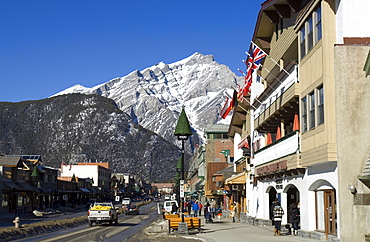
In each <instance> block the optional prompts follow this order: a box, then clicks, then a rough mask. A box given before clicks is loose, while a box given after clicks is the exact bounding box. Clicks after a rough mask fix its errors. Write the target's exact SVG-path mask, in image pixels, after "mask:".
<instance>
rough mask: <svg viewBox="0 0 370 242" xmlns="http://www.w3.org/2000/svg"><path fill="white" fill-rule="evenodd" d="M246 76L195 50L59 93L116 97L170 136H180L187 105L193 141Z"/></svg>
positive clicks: (146, 125)
mask: <svg viewBox="0 0 370 242" xmlns="http://www.w3.org/2000/svg"><path fill="white" fill-rule="evenodd" d="M242 80H243V77H237V76H236V75H235V73H233V72H232V71H231V70H230V69H229V68H228V67H227V66H226V65H222V64H219V63H217V62H216V61H214V57H213V56H212V55H203V54H201V53H194V54H193V55H191V56H189V57H187V58H185V59H183V60H181V61H178V62H175V63H172V64H165V63H163V62H160V63H158V64H156V65H154V66H151V67H148V68H146V69H144V70H141V71H139V70H136V71H133V72H131V73H130V74H128V75H127V76H124V77H118V78H115V79H113V80H110V81H108V82H106V83H103V84H101V85H98V86H95V87H92V88H86V87H83V86H81V85H75V86H73V87H71V88H68V89H66V90H64V91H62V92H59V93H57V94H55V95H54V96H57V95H62V94H69V93H83V94H100V95H102V96H104V97H108V98H111V99H113V100H114V101H115V102H116V103H117V105H118V107H119V108H120V109H121V110H123V111H124V112H126V113H127V114H128V115H130V116H131V118H132V119H133V120H134V121H135V122H136V123H138V124H140V125H141V126H143V127H144V128H147V129H149V130H152V131H154V132H155V133H157V134H159V135H161V136H162V137H164V138H165V139H167V140H169V141H173V140H175V137H174V135H173V133H174V129H175V125H176V123H177V119H178V116H179V114H180V112H181V108H182V106H184V107H185V111H186V114H187V117H188V119H189V121H190V124H191V126H192V128H193V129H194V131H195V132H194V133H193V134H194V135H193V142H202V141H200V140H198V139H202V137H203V130H204V128H205V127H206V125H207V124H215V123H218V122H220V121H221V120H220V115H219V112H220V110H221V108H222V105H223V103H224V101H225V98H224V96H225V93H226V92H227V93H229V96H230V90H232V89H231V87H236V86H237V83H241V82H242Z"/></svg>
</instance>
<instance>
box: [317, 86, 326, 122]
mask: <svg viewBox="0 0 370 242" xmlns="http://www.w3.org/2000/svg"><path fill="white" fill-rule="evenodd" d="M322 123H324V87H323V86H320V87H319V88H317V124H322Z"/></svg>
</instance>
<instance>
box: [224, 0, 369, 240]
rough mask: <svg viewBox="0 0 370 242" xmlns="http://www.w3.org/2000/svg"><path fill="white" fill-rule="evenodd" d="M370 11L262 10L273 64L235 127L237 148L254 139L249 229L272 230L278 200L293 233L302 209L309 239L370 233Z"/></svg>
mask: <svg viewBox="0 0 370 242" xmlns="http://www.w3.org/2000/svg"><path fill="white" fill-rule="evenodd" d="M364 9H366V10H364ZM367 10H369V7H368V4H366V1H351V0H311V1H303V0H302V1H292V0H269V1H265V2H264V3H263V4H262V6H261V9H260V11H259V15H258V19H257V23H256V27H255V30H254V34H253V39H252V41H253V42H254V43H256V44H257V46H259V47H260V48H261V49H262V50H263V51H264V52H266V53H267V54H268V56H267V57H266V58H265V59H264V62H263V65H262V66H261V67H260V68H259V70H258V71H256V72H255V73H254V76H253V84H252V89H251V92H250V94H248V96H245V97H244V98H245V99H246V101H244V102H243V103H240V102H239V103H238V105H236V106H235V108H234V113H233V118H232V121H231V123H230V128H229V136H230V137H232V139H233V142H234V145H236V144H240V143H242V142H241V141H243V140H245V139H248V138H249V139H250V147H251V154H250V159H249V160H248V158H249V157H248V155H246V154H243V155H242V156H244V157H245V159H246V161H247V162H246V163H245V171H246V174H247V175H246V176H245V179H246V195H245V196H246V204H245V206H246V210H247V216H248V221H254V222H256V221H258V222H257V223H259V224H269V223H270V222H269V220H270V219H271V209H272V201H273V200H275V199H277V200H278V201H279V202H280V203H281V204H282V207H283V209H284V210H285V215H284V217H283V224H289V216H290V208H291V206H292V205H293V204H296V203H299V204H300V208H301V222H300V236H302V237H309V238H315V239H328V240H332V241H337V240H341V241H361V240H363V239H364V235H365V234H366V233H368V232H369V225H368V223H367V222H366V221H367V220H368V219H367V218H368V215H369V204H367V201H368V196H369V195H368V194H369V187H368V179H369V175H370V173H368V169H370V162H369V158H368V157H369V144H370V142H369V139H368V138H367V136H366V134H367V132H368V131H369V128H368V127H365V126H366V125H365V124H366V123H368V122H367V121H368V117H367V115H366V111H367V109H368V107H369V105H368V104H369V96H368V88H369V85H368V83H367V82H366V81H368V77H367V74H368V72H366V68H369V66H370V62H367V61H368V59H367V56H368V52H369V43H370V41H369V38H368V36H370V33H369V30H367V29H368V28H366V26H368V25H369V24H370V22H369V18H367V17H366V14H361V13H363V12H364V11H367ZM365 29H366V30H365ZM349 61H350V62H351V63H350V64H349V63H347V62H349ZM364 71H365V72H364ZM365 106H366V107H365ZM343 107H346V109H345V108H343ZM364 125H365V126H364ZM359 130H361V132H359ZM351 131H352V132H351ZM359 133H361V134H359ZM349 136H351V138H350V139H349V140H350V141H352V142H353V143H354V145H352V144H351V145H349V143H348V137H349ZM339 137H340V138H339ZM361 137H363V138H365V137H366V138H365V141H364V144H363V143H361V142H356V140H361ZM346 144H347V145H346ZM234 147H235V151H234V153H235V154H236V155H238V154H241V152H242V149H241V145H239V146H238V147H236V146H234ZM354 148H355V149H356V151H355V150H353V149H354ZM351 151H352V152H351ZM353 152H356V155H354V154H353ZM368 166H369V168H367V167H368ZM349 170H351V171H350V172H349ZM351 192H352V194H354V195H351ZM349 211H353V213H352V212H349ZM348 221H351V225H349V223H348Z"/></svg>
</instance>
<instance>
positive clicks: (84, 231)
mask: <svg viewBox="0 0 370 242" xmlns="http://www.w3.org/2000/svg"><path fill="white" fill-rule="evenodd" d="M159 216H160V215H158V212H157V207H156V203H149V204H147V205H144V206H142V207H140V215H120V216H119V218H118V224H117V225H109V224H102V225H96V224H94V225H93V227H89V226H88V225H82V226H78V227H76V228H66V229H65V230H59V231H57V232H52V231H51V232H50V233H47V234H43V235H39V236H34V237H30V238H25V239H22V240H18V241H43V242H44V241H45V242H46V241H58V242H64V241H65V242H67V241H68V242H87V241H109V242H115V241H128V240H129V239H130V238H131V237H132V236H135V235H138V234H140V232H141V231H142V230H143V229H144V228H146V227H147V226H149V225H150V224H151V223H152V222H154V221H156V220H157V219H158V218H159Z"/></svg>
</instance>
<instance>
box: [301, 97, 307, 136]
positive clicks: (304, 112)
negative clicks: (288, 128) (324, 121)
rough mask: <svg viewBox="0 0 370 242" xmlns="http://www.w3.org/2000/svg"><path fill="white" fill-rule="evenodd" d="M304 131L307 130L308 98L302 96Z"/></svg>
mask: <svg viewBox="0 0 370 242" xmlns="http://www.w3.org/2000/svg"><path fill="white" fill-rule="evenodd" d="M301 103H302V106H301V108H302V118H301V120H302V132H306V131H307V100H306V97H304V98H302V101H301Z"/></svg>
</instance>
